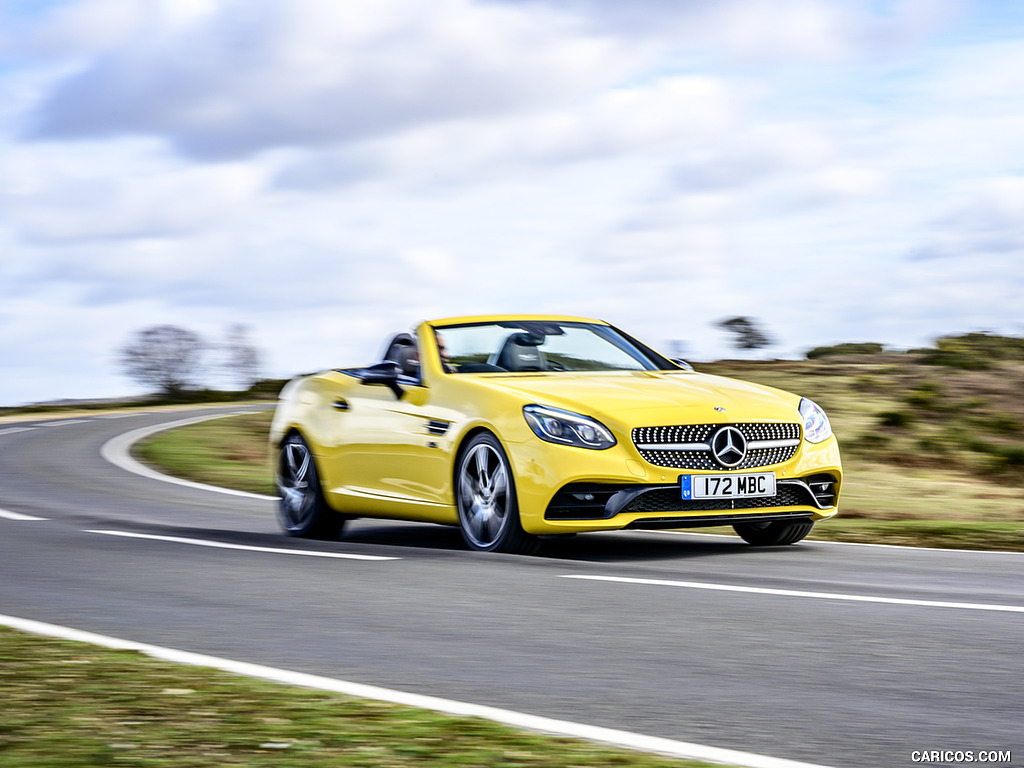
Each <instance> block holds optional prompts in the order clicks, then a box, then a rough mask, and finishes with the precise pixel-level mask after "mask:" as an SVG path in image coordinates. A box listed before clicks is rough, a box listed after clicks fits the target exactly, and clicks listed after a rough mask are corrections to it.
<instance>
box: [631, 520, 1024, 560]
mask: <svg viewBox="0 0 1024 768" xmlns="http://www.w3.org/2000/svg"><path fill="white" fill-rule="evenodd" d="M825 525H828V523H827V522H826V523H825ZM643 533H658V534H662V535H665V536H703V537H704V538H708V539H729V540H730V541H735V542H737V543H738V542H739V541H741V539H740V537H739V536H733V535H731V534H728V533H696V532H694V531H643ZM807 544H824V545H826V546H829V547H880V548H882V549H899V550H901V551H903V552H906V551H907V550H911V551H914V552H960V553H964V554H968V555H1017V556H1018V557H1021V556H1024V552H1014V551H1013V550H1007V549H948V548H946V547H911V546H907V545H905V544H874V543H872V542H870V541H824V540H823V539H804V541H803V542H802V544H801V546H806V545H807Z"/></svg>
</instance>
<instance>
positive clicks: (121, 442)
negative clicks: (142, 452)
mask: <svg viewBox="0 0 1024 768" xmlns="http://www.w3.org/2000/svg"><path fill="white" fill-rule="evenodd" d="M245 413H251V411H233V412H231V413H216V414H213V415H203V416H190V417H189V418H187V419H178V420H176V421H168V422H163V423H161V424H154V425H151V426H148V427H139V428H138V429H133V430H131V431H129V432H122V433H121V434H120V435H115V436H114V437H112V438H110V439H109V440H107V442H105V443H104V444H103V446H102V447H101V448H100V456H102V457H103V458H104V459H106V460H107V461H109V462H110V463H111V464H113V465H114V466H116V467H120V468H121V469H123V470H125V471H126V472H131V473H133V474H136V475H141V476H142V477H147V478H149V479H150V480H161V481H163V482H165V483H173V484H174V485H181V486H184V487H186V488H195V489H197V490H200V491H214V492H216V493H226V494H228V495H229V496H241V497H242V498H245V499H260V500H261V501H276V500H277V498H278V497H277V496H266V495H264V494H262V493H251V492H249V491H237V490H235V489H234V488H221V487H220V486H217V485H207V484H206V483H196V482H193V481H192V480H183V479H182V478H180V477H174V476H173V475H165V474H164V473H163V472H158V471H157V470H155V469H153V468H152V467H150V466H147V465H145V464H143V463H142V462H140V461H138V460H137V459H135V458H134V457H133V456H132V455H131V448H132V446H133V445H135V443H137V442H139V440H143V439H145V438H147V437H149V436H150V435H155V434H157V433H158V432H164V431H166V430H168V429H175V428H177V427H184V426H188V425H189V424H198V423H199V422H201V421H210V420H211V419H223V418H226V417H228V416H241V415H242V414H245Z"/></svg>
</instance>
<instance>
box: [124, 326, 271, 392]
mask: <svg viewBox="0 0 1024 768" xmlns="http://www.w3.org/2000/svg"><path fill="white" fill-rule="evenodd" d="M118 361H119V364H120V366H121V370H122V372H123V373H124V374H125V375H126V376H127V377H128V378H130V379H133V380H134V381H137V382H138V383H139V384H142V385H143V386H146V387H149V388H151V389H152V390H154V391H156V392H158V393H159V394H160V395H162V396H164V397H168V398H179V397H181V396H182V395H183V394H185V393H186V392H188V391H191V390H196V389H201V388H202V387H201V382H202V381H203V379H204V378H205V377H208V376H211V375H216V376H218V377H219V378H221V379H226V380H228V381H230V382H231V383H232V384H233V385H234V386H235V388H236V389H240V390H246V389H249V388H251V387H252V386H253V385H254V384H255V383H256V382H258V381H259V380H260V378H261V376H260V374H261V365H262V356H261V354H260V351H259V350H258V349H257V348H256V346H255V345H254V344H253V343H252V342H251V341H250V339H249V329H248V328H247V327H246V326H244V325H242V324H235V325H232V326H231V327H230V328H229V329H228V331H227V334H226V335H225V337H224V339H223V340H220V341H209V340H207V339H205V338H203V337H202V336H201V335H200V334H198V333H196V332H195V331H191V330H189V329H187V328H182V327H180V326H177V325H154V326H151V327H149V328H144V329H142V330H139V331H136V332H135V333H134V334H132V337H131V338H130V339H129V341H128V342H127V343H126V344H125V345H124V346H122V347H121V349H120V350H119V357H118Z"/></svg>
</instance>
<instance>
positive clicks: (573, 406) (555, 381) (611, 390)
mask: <svg viewBox="0 0 1024 768" xmlns="http://www.w3.org/2000/svg"><path fill="white" fill-rule="evenodd" d="M486 381H487V385H488V386H491V387H494V388H497V389H502V390H505V391H507V392H509V393H515V394H517V395H519V396H520V397H522V399H523V400H524V404H526V403H527V402H534V403H539V404H541V405H551V406H554V407H557V408H564V409H566V410H570V411H576V412H578V413H583V414H586V415H589V416H594V417H595V418H598V419H601V420H602V421H618V422H622V423H623V424H624V425H626V424H629V425H633V426H642V425H652V426H654V425H667V424H687V423H695V424H703V423H715V422H718V423H721V422H734V423H736V422H742V421H786V422H799V421H800V415H799V412H798V410H797V408H798V406H799V403H800V398H799V397H798V396H797V395H793V394H790V393H789V392H783V391H782V390H779V389H773V388H771V387H764V386H761V385H759V384H751V383H749V382H745V381H738V380H736V379H728V378H724V377H722V376H712V375H709V374H702V373H690V372H662V371H608V372H600V373H555V374H544V373H541V374H510V375H504V374H499V375H493V374H492V375H488V376H487V377H486ZM719 409H723V410H719Z"/></svg>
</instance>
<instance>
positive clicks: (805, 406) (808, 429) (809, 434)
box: [800, 397, 832, 443]
mask: <svg viewBox="0 0 1024 768" xmlns="http://www.w3.org/2000/svg"><path fill="white" fill-rule="evenodd" d="M800 415H801V416H803V419H804V438H806V439H807V442H809V443H823V442H825V441H826V440H828V439H829V438H830V437H832V425H831V424H830V423H829V421H828V416H826V415H825V412H824V411H823V410H821V407H820V406H819V405H818V404H817V403H815V402H814V401H813V400H808V399H807V398H806V397H805V398H804V399H803V400H801V401H800Z"/></svg>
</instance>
